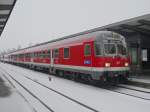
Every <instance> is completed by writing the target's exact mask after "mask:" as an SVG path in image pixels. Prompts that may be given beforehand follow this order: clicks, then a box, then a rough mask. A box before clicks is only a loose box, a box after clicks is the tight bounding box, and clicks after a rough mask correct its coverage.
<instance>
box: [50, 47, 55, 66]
mask: <svg viewBox="0 0 150 112" xmlns="http://www.w3.org/2000/svg"><path fill="white" fill-rule="evenodd" d="M50 58H51V67H53V66H54V56H53V50H52V49H51V56H50Z"/></svg>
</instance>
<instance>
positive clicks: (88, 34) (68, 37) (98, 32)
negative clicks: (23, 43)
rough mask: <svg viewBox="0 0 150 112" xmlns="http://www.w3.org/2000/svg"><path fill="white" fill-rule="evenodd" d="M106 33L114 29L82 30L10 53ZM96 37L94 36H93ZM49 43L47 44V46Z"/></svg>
mask: <svg viewBox="0 0 150 112" xmlns="http://www.w3.org/2000/svg"><path fill="white" fill-rule="evenodd" d="M106 33H112V31H94V32H81V33H77V34H73V35H69V36H65V37H62V38H59V39H55V40H51V41H47V42H44V43H40V44H36V45H33V46H30V47H26V48H23V49H19V50H16V51H13V52H10V53H8V54H15V53H16V52H17V53H23V52H26V51H27V50H28V49H30V50H31V51H32V49H33V51H36V50H37V49H38V50H40V49H42V48H44V47H45V48H46V47H47V46H48V45H50V44H51V43H56V42H58V41H65V40H66V39H69V40H70V39H75V38H76V39H78V38H79V37H80V36H83V35H85V36H83V38H81V39H86V38H87V37H86V36H88V37H89V36H95V38H96V36H98V35H99V36H100V35H102V34H106ZM93 39H94V38H93ZM46 45H47V46H46Z"/></svg>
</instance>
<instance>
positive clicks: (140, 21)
mask: <svg viewBox="0 0 150 112" xmlns="http://www.w3.org/2000/svg"><path fill="white" fill-rule="evenodd" d="M138 22H139V23H142V24H144V25H148V26H150V21H148V20H144V19H142V20H139V21H138Z"/></svg>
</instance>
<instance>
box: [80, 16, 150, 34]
mask: <svg viewBox="0 0 150 112" xmlns="http://www.w3.org/2000/svg"><path fill="white" fill-rule="evenodd" d="M99 30H108V31H115V32H118V33H120V34H125V35H127V34H135V33H141V34H146V35H150V14H146V15H142V16H138V17H135V18H131V19H127V20H124V21H120V22H116V23H112V24H109V25H105V26H102V27H98V28H95V29H92V30H88V31H86V32H81V33H79V34H82V33H90V32H94V31H99Z"/></svg>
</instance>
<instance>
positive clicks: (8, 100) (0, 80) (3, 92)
mask: <svg viewBox="0 0 150 112" xmlns="http://www.w3.org/2000/svg"><path fill="white" fill-rule="evenodd" d="M0 112H33V110H32V108H31V107H30V106H29V104H28V103H27V102H26V101H25V99H24V98H23V97H22V96H21V95H20V94H19V93H18V92H17V90H16V89H15V88H14V87H13V86H12V85H11V84H10V83H9V82H8V81H7V80H6V79H5V77H4V76H3V75H2V73H0Z"/></svg>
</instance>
